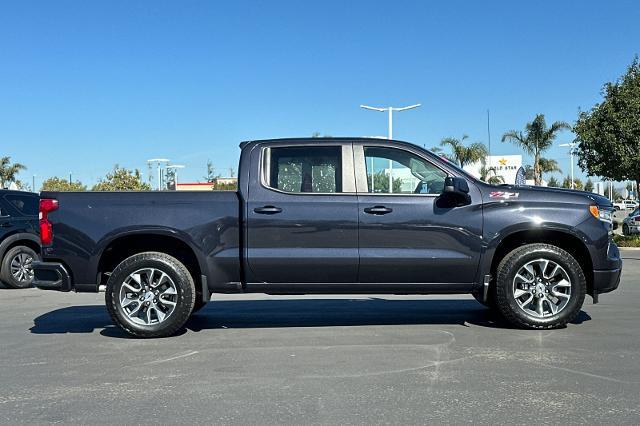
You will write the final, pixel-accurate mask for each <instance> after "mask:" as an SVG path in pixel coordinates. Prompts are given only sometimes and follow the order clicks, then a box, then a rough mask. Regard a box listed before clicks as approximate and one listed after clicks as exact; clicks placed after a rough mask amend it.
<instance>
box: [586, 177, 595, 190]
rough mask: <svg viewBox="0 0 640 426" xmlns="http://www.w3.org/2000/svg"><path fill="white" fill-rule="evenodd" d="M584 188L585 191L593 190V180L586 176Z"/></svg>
mask: <svg viewBox="0 0 640 426" xmlns="http://www.w3.org/2000/svg"><path fill="white" fill-rule="evenodd" d="M584 190H585V191H587V192H593V181H592V180H591V178H588V179H587V181H586V182H585V184H584Z"/></svg>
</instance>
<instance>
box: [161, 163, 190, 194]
mask: <svg viewBox="0 0 640 426" xmlns="http://www.w3.org/2000/svg"><path fill="white" fill-rule="evenodd" d="M185 167H186V166H184V165H182V164H171V165H169V166H167V167H165V169H167V170H168V169H173V184H174V185H175V190H176V191H177V190H178V169H184V168H185Z"/></svg>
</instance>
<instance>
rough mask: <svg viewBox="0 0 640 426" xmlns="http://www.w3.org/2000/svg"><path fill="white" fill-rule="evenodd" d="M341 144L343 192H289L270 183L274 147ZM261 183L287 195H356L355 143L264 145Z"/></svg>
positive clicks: (310, 146)
mask: <svg viewBox="0 0 640 426" xmlns="http://www.w3.org/2000/svg"><path fill="white" fill-rule="evenodd" d="M336 146H339V147H340V148H341V150H340V155H341V159H340V165H341V168H342V191H341V192H289V191H283V190H282V189H278V188H274V187H272V186H270V185H269V181H270V177H271V176H270V173H271V149H272V148H300V147H309V148H319V147H336ZM259 164H260V185H261V186H262V187H263V188H264V189H267V190H269V191H274V192H278V193H280V194H286V195H307V196H309V195H333V196H336V195H356V192H357V191H356V178H355V167H354V161H353V143H351V142H348V143H339V144H319V143H318V144H313V143H300V144H285V145H280V144H278V145H268V146H263V147H261V149H260V158H259Z"/></svg>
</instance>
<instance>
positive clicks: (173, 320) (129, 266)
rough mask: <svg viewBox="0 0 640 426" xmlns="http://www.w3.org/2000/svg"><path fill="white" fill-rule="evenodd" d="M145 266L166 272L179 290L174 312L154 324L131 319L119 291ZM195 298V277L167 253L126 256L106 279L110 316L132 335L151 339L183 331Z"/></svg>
mask: <svg viewBox="0 0 640 426" xmlns="http://www.w3.org/2000/svg"><path fill="white" fill-rule="evenodd" d="M145 268H154V269H156V270H159V271H161V272H164V273H165V274H166V275H167V276H168V277H169V278H170V279H171V280H172V283H173V284H174V285H175V292H176V294H175V296H172V297H173V298H174V299H173V300H174V302H175V307H174V309H173V311H172V312H171V313H170V314H169V315H168V316H167V317H166V319H164V320H162V321H158V322H157V323H152V324H138V323H135V322H132V320H131V319H130V316H129V315H127V313H126V312H125V308H123V307H122V304H121V302H120V290H121V288H122V287H123V284H124V283H125V280H127V279H128V278H129V276H130V274H133V273H134V272H136V271H138V270H141V269H145ZM141 287H142V286H141ZM125 291H126V290H125ZM136 297H137V296H136ZM195 297H196V290H195V284H194V282H193V278H192V277H191V274H190V273H189V271H188V270H187V268H186V267H185V266H184V265H183V264H182V263H181V262H180V261H179V260H177V259H176V258H174V257H172V256H169V255H167V254H165V253H157V252H146V253H140V254H136V255H133V256H131V257H129V258H127V259H125V260H124V261H123V262H122V263H120V264H119V265H118V266H117V267H116V268H115V269H114V271H113V272H112V273H111V276H110V277H109V280H108V281H107V291H106V294H105V301H106V305H107V310H108V311H109V315H110V316H111V318H112V319H113V321H114V322H115V323H116V325H117V326H118V327H120V328H121V329H122V330H124V331H125V332H126V333H128V334H130V335H132V336H135V337H144V338H151V337H167V336H171V335H173V334H175V333H176V332H177V331H178V330H180V329H181V328H182V327H183V326H184V324H185V323H186V322H187V320H188V319H189V316H190V315H191V312H192V310H193V307H194V304H195ZM136 303H137V302H136ZM145 303H146V302H145ZM141 309H143V310H144V309H145V308H144V307H142V308H141ZM150 315H151V314H150ZM156 315H157V314H156ZM156 320H158V318H156Z"/></svg>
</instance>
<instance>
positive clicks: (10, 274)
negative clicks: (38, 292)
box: [0, 246, 38, 288]
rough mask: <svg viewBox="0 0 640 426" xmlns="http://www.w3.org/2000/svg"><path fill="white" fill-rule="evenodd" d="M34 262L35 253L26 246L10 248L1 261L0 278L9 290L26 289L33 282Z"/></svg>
mask: <svg viewBox="0 0 640 426" xmlns="http://www.w3.org/2000/svg"><path fill="white" fill-rule="evenodd" d="M34 260H38V255H37V253H36V252H35V251H33V250H32V249H30V248H29V247H26V246H16V247H13V248H11V249H10V250H9V251H7V253H5V255H4V259H2V272H1V273H0V278H2V282H4V283H5V284H6V285H7V286H9V287H11V288H28V287H31V283H32V282H33V266H32V263H33V261H34Z"/></svg>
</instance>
